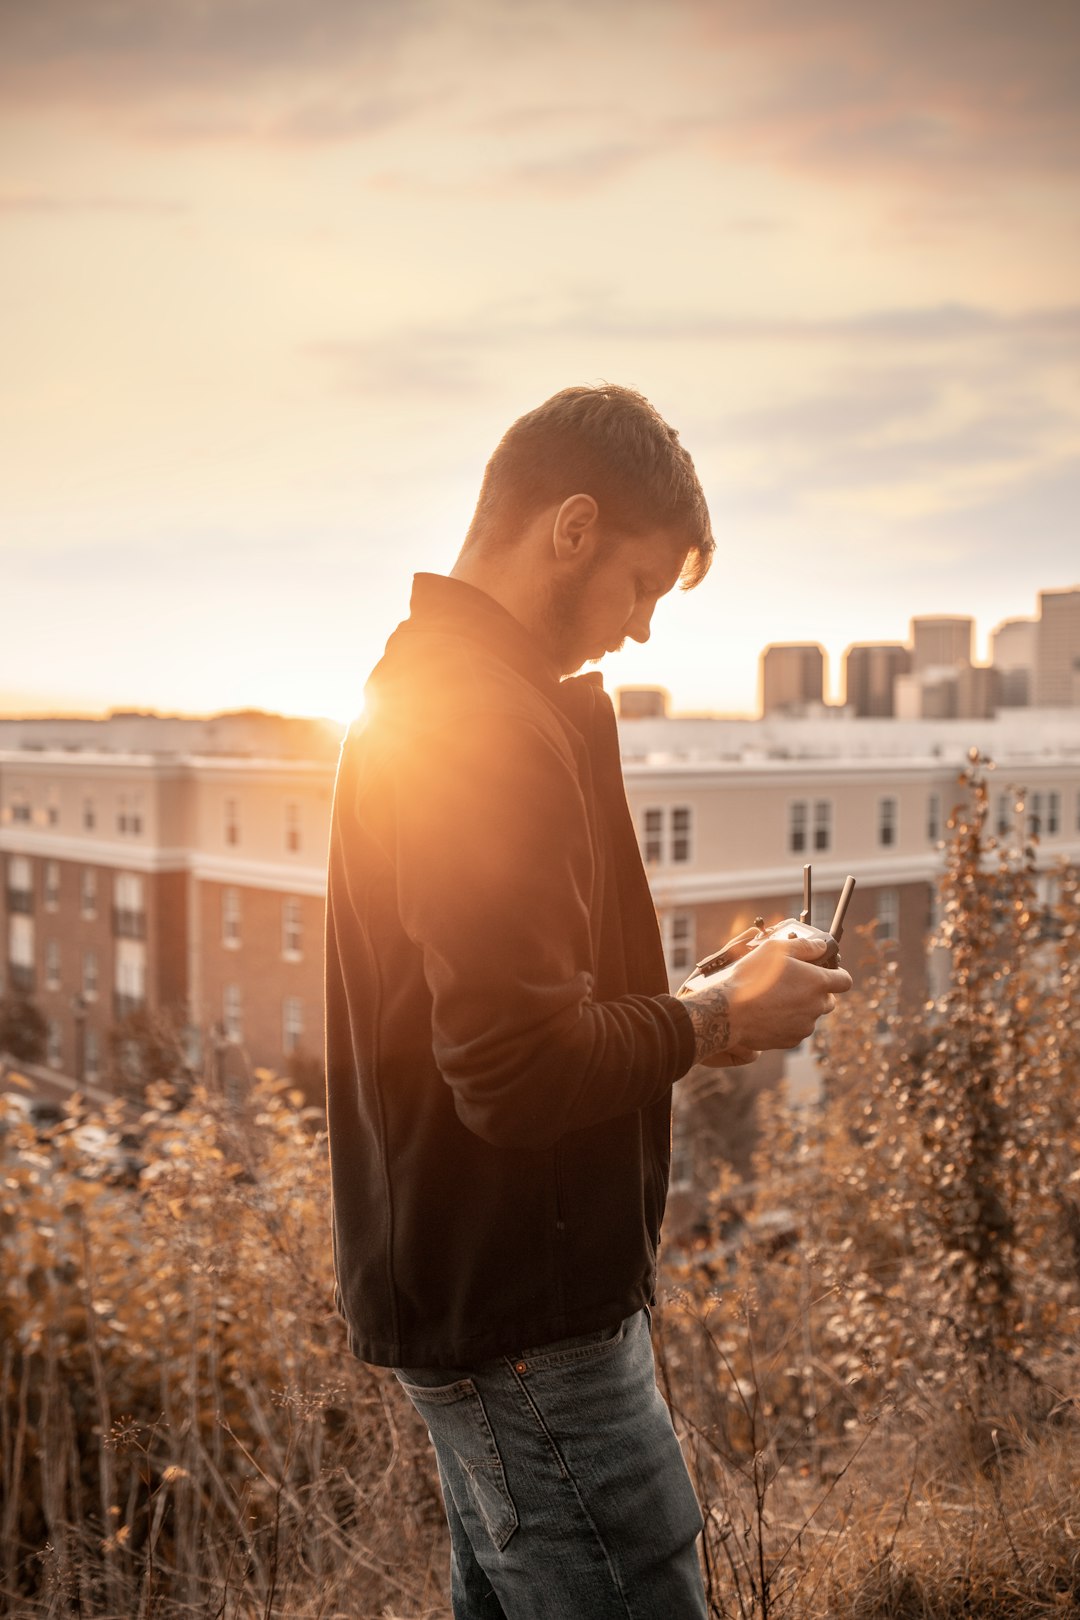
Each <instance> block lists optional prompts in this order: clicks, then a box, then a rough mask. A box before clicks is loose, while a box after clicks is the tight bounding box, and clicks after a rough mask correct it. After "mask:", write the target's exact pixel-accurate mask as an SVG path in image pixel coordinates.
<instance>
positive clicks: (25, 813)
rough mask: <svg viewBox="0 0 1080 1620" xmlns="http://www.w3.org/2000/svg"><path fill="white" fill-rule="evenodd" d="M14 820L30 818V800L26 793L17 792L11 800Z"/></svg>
mask: <svg viewBox="0 0 1080 1620" xmlns="http://www.w3.org/2000/svg"><path fill="white" fill-rule="evenodd" d="M11 819H12V821H29V820H30V800H29V799H28V798H27V797H26V794H25V793H17V794H16V795H15V797H14V798H13V799H12V801H11Z"/></svg>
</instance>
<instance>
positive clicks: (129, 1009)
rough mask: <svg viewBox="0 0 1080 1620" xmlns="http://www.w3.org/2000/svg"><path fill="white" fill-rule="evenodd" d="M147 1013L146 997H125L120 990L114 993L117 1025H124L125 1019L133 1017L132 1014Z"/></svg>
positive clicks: (114, 1017)
mask: <svg viewBox="0 0 1080 1620" xmlns="http://www.w3.org/2000/svg"><path fill="white" fill-rule="evenodd" d="M145 1011H146V997H145V996H130V995H125V994H124V993H123V991H120V990H116V991H114V992H113V1020H114V1022H115V1023H117V1024H122V1023H123V1021H124V1019H125V1018H130V1017H131V1015H132V1013H140V1012H145Z"/></svg>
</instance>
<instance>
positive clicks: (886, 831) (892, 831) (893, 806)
mask: <svg viewBox="0 0 1080 1620" xmlns="http://www.w3.org/2000/svg"><path fill="white" fill-rule="evenodd" d="M898 821H899V807H898V805H897V802H896V800H895V799H894V798H892V797H891V796H890V797H887V798H884V799H879V800H878V843H879V844H881V845H883V846H890V845H893V844H895V843H896V834H897V823H898Z"/></svg>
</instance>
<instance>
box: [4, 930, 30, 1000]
mask: <svg viewBox="0 0 1080 1620" xmlns="http://www.w3.org/2000/svg"><path fill="white" fill-rule="evenodd" d="M8 963H9V965H10V968H11V985H12V989H13V990H24V991H27V992H29V991H31V990H33V988H34V919H33V917H28V916H27V915H26V914H25V912H12V914H11V916H10V917H9V918H8Z"/></svg>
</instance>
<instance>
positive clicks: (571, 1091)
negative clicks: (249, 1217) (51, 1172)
mask: <svg viewBox="0 0 1080 1620" xmlns="http://www.w3.org/2000/svg"><path fill="white" fill-rule="evenodd" d="M366 696H367V704H366V709H367V713H366V716H365V718H364V719H363V720H362V721H360V722H358V723H357V724H356V725H354V726H353V727H352V729H351V730H350V732H349V734H348V736H347V738H346V740H345V743H344V745H343V748H342V754H341V760H340V764H339V767H338V777H337V785H336V788H335V793H334V810H333V817H332V824H331V835H330V856H329V875H328V887H327V939H326V1043H327V1092H328V1096H327V1108H328V1123H329V1133H330V1158H331V1170H332V1181H333V1223H334V1252H335V1262H336V1270H337V1285H338V1290H337V1292H338V1306H339V1308H340V1310H341V1311H342V1313H343V1314H344V1317H345V1320H346V1322H347V1324H348V1328H349V1339H350V1343H351V1345H352V1348H353V1350H354V1352H355V1353H356V1354H357V1355H358V1356H360V1357H361V1358H362V1359H363V1360H365V1361H369V1362H374V1363H377V1364H381V1365H389V1366H395V1365H396V1366H422V1365H432V1366H462V1365H468V1364H470V1363H474V1362H476V1361H479V1360H482V1359H486V1358H489V1357H492V1356H496V1355H500V1354H513V1353H514V1352H515V1351H520V1350H522V1349H523V1348H526V1347H530V1346H535V1345H540V1344H544V1343H547V1342H550V1341H551V1340H553V1339H558V1338H563V1337H566V1336H568V1335H571V1334H576V1333H585V1332H589V1331H591V1330H593V1329H596V1328H601V1327H604V1326H607V1325H609V1324H614V1323H615V1322H617V1321H619V1320H620V1319H621V1318H622V1317H624V1316H626V1315H628V1314H629V1313H631V1312H632V1311H634V1310H637V1309H639V1308H640V1307H641V1306H642V1305H643V1304H645V1303H647V1302H648V1301H649V1300H650V1298H651V1297H652V1292H653V1281H654V1272H655V1261H656V1247H657V1242H658V1235H659V1228H660V1219H661V1216H662V1214H663V1208H664V1200H665V1196H666V1191H667V1172H668V1152H669V1137H670V1103H671V1086H672V1083H673V1081H675V1080H676V1079H677V1078H678V1077H679V1076H680V1075H682V1074H684V1073H685V1072H686V1070H687V1069H688V1068H689V1066H690V1064H691V1062H692V1061H693V1051H694V1037H693V1029H692V1026H691V1023H690V1019H689V1017H688V1015H687V1013H686V1010H685V1008H684V1007H682V1006H681V1005H680V1004H679V1003H678V1002H677V1001H676V1000H674V999H673V998H672V997H671V996H669V995H668V994H667V993H666V984H667V978H666V973H665V968H664V959H663V952H662V949H661V946H660V939H659V934H658V931H657V926H656V917H655V913H654V911H653V906H652V900H651V896H650V893H649V888H648V883H647V881H646V877H645V873H644V870H643V868H642V864H641V858H640V855H639V852H638V846H637V839H636V837H635V834H634V828H633V825H632V822H631V819H630V814H629V811H628V809H627V804H626V797H625V794H624V791H623V786H622V775H621V771H620V764H619V750H618V737H617V733H616V728H615V720H614V715H613V712H612V708H611V704H610V702H609V700H608V698H607V697H606V695H605V693H604V691H603V687H602V684H601V682H600V677H599V676H598V675H585V676H579V677H578V678H576V679H574V680H569V681H563V682H560V681H558V680H557V679H556V678H555V676H554V674H553V672H552V670H551V668H550V666H549V665H548V663H547V662H546V660H545V659H544V657H543V655H542V653H541V650H540V648H539V646H538V645H537V643H536V642H535V641H534V640H533V639H532V638H531V637H530V636H529V634H528V633H527V632H526V631H525V630H524V628H523V627H522V626H521V625H520V624H519V623H518V622H517V620H516V619H514V618H512V617H511V615H510V614H508V613H506V612H505V611H504V609H503V608H501V607H500V606H499V605H498V604H497V603H496V602H494V601H493V600H492V599H491V598H490V597H489V596H487V595H486V594H485V593H484V592H482V591H479V590H476V589H475V588H474V587H472V586H470V585H467V584H465V583H464V582H462V581H460V580H454V579H445V578H443V577H441V576H438V575H425V574H421V575H418V576H417V578H416V581H415V584H414V589H413V596H412V603H411V614H410V617H409V619H408V620H406V622H405V623H404V624H402V625H400V626H399V627H398V629H397V630H396V631H395V632H394V634H393V636H392V637H391V638H390V641H389V643H388V644H387V648H386V653H385V655H384V657H383V659H382V661H381V662H380V663H379V665H378V666H377V668H376V669H375V671H374V672H373V674H372V676H371V679H370V681H369V683H368V686H367V692H366Z"/></svg>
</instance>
